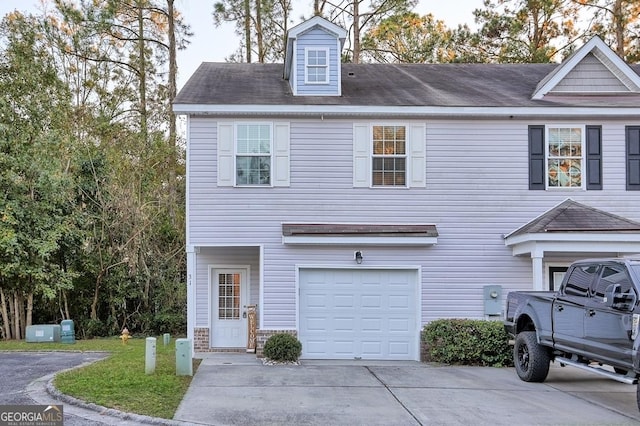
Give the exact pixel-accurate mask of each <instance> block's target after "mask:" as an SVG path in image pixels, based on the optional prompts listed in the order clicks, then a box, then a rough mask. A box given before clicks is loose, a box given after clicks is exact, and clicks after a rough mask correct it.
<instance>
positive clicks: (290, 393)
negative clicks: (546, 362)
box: [174, 354, 640, 426]
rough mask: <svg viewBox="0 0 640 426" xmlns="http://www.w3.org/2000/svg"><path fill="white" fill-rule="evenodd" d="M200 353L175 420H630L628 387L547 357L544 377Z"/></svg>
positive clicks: (633, 414)
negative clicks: (271, 361) (275, 361)
mask: <svg viewBox="0 0 640 426" xmlns="http://www.w3.org/2000/svg"><path fill="white" fill-rule="evenodd" d="M301 364H302V365H300V366H290V365H276V366H265V365H262V363H261V362H260V361H259V360H257V359H256V358H255V356H253V355H245V354H207V355H204V358H203V360H202V363H201V364H200V367H199V368H198V371H197V373H196V374H195V376H194V378H193V381H192V383H191V386H190V388H189V390H188V391H187V394H186V395H185V398H184V400H183V401H182V403H181V405H180V407H179V408H178V410H177V412H176V414H175V417H174V419H175V420H178V421H182V422H187V423H191V424H201V425H323V426H324V425H350V426H351V425H470V424H474V425H514V424H518V425H534V424H535V425H557V424H563V425H578V424H580V425H588V424H591V425H602V424H608V425H631V424H638V422H640V413H639V412H638V409H637V407H636V401H635V399H636V394H635V392H636V389H635V386H631V385H624V384H620V383H617V382H614V381H611V380H608V379H603V378H600V377H599V376H596V375H593V374H590V373H587V372H583V371H581V370H577V369H574V368H570V367H566V368H561V367H558V366H555V365H554V366H552V369H551V372H550V373H549V377H548V379H547V381H546V382H544V383H525V382H522V381H520V379H518V377H517V375H516V373H515V371H514V370H513V369H512V368H481V367H438V366H433V365H428V364H421V363H418V362H367V361H347V362H340V361H331V362H329V361H301Z"/></svg>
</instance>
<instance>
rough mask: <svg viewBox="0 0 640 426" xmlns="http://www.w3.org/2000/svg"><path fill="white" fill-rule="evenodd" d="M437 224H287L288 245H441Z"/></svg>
mask: <svg viewBox="0 0 640 426" xmlns="http://www.w3.org/2000/svg"><path fill="white" fill-rule="evenodd" d="M437 237H438V230H437V229H436V226H435V225H426V224H409V225H402V224H347V223H284V224H282V240H283V243H284V244H354V243H358V244H387V245H389V244H392V245H432V244H435V243H436V242H437Z"/></svg>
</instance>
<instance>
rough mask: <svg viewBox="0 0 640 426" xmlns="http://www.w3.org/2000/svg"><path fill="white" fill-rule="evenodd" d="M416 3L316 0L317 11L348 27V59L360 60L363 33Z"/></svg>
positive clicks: (411, 0) (386, 0)
mask: <svg viewBox="0 0 640 426" xmlns="http://www.w3.org/2000/svg"><path fill="white" fill-rule="evenodd" d="M416 3H417V0H370V1H368V2H365V1H364V0H340V1H337V2H334V1H331V0H317V1H315V2H314V9H315V10H314V13H315V14H316V15H323V16H325V18H327V19H328V20H330V21H331V22H334V23H335V24H337V25H340V26H341V27H343V28H346V29H347V31H348V42H347V44H346V49H347V52H346V54H345V60H348V61H351V62H353V63H355V64H357V63H359V62H360V60H361V55H362V47H361V41H362V38H363V37H362V35H363V34H365V33H366V32H367V31H368V30H369V29H370V28H373V27H376V26H377V25H378V24H380V22H382V21H383V20H384V19H386V18H389V17H391V16H393V15H403V14H405V13H407V12H409V11H410V10H411V9H412V8H413V7H414V6H415V5H416Z"/></svg>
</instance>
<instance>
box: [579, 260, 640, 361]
mask: <svg viewBox="0 0 640 426" xmlns="http://www.w3.org/2000/svg"><path fill="white" fill-rule="evenodd" d="M612 284H619V285H620V287H621V290H622V293H628V292H630V291H634V290H632V288H633V285H632V283H631V279H630V278H629V275H628V274H627V271H626V268H625V267H624V266H623V265H618V264H609V265H604V266H603V267H602V269H601V271H600V277H599V279H597V280H596V281H594V283H593V284H592V286H591V290H590V292H591V297H590V298H589V301H588V303H587V304H586V306H585V322H584V324H585V325H584V329H585V349H586V350H587V352H591V353H594V354H598V360H603V361H604V362H608V363H611V364H614V365H617V366H620V367H623V366H626V367H627V369H629V370H630V369H631V368H632V365H633V360H632V357H631V350H632V347H633V340H632V339H631V328H632V327H631V326H632V319H633V314H632V312H631V310H632V309H633V307H632V306H627V305H625V304H618V305H617V306H615V305H614V306H613V307H611V306H607V304H606V301H607V300H606V298H605V290H606V289H607V287H609V286H610V285H612Z"/></svg>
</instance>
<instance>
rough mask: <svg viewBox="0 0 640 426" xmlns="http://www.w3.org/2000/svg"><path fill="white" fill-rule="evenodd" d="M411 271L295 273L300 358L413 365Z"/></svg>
mask: <svg viewBox="0 0 640 426" xmlns="http://www.w3.org/2000/svg"><path fill="white" fill-rule="evenodd" d="M417 275H418V274H417V272H416V271H415V270H413V271H411V270H385V269H376V270H362V269H357V270H350V269H301V270H300V317H299V318H300V328H299V336H298V337H299V339H300V342H301V343H302V357H304V358H309V359H385V360H417V359H418V357H419V354H418V341H419V323H418V305H419V303H418V279H417Z"/></svg>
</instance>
